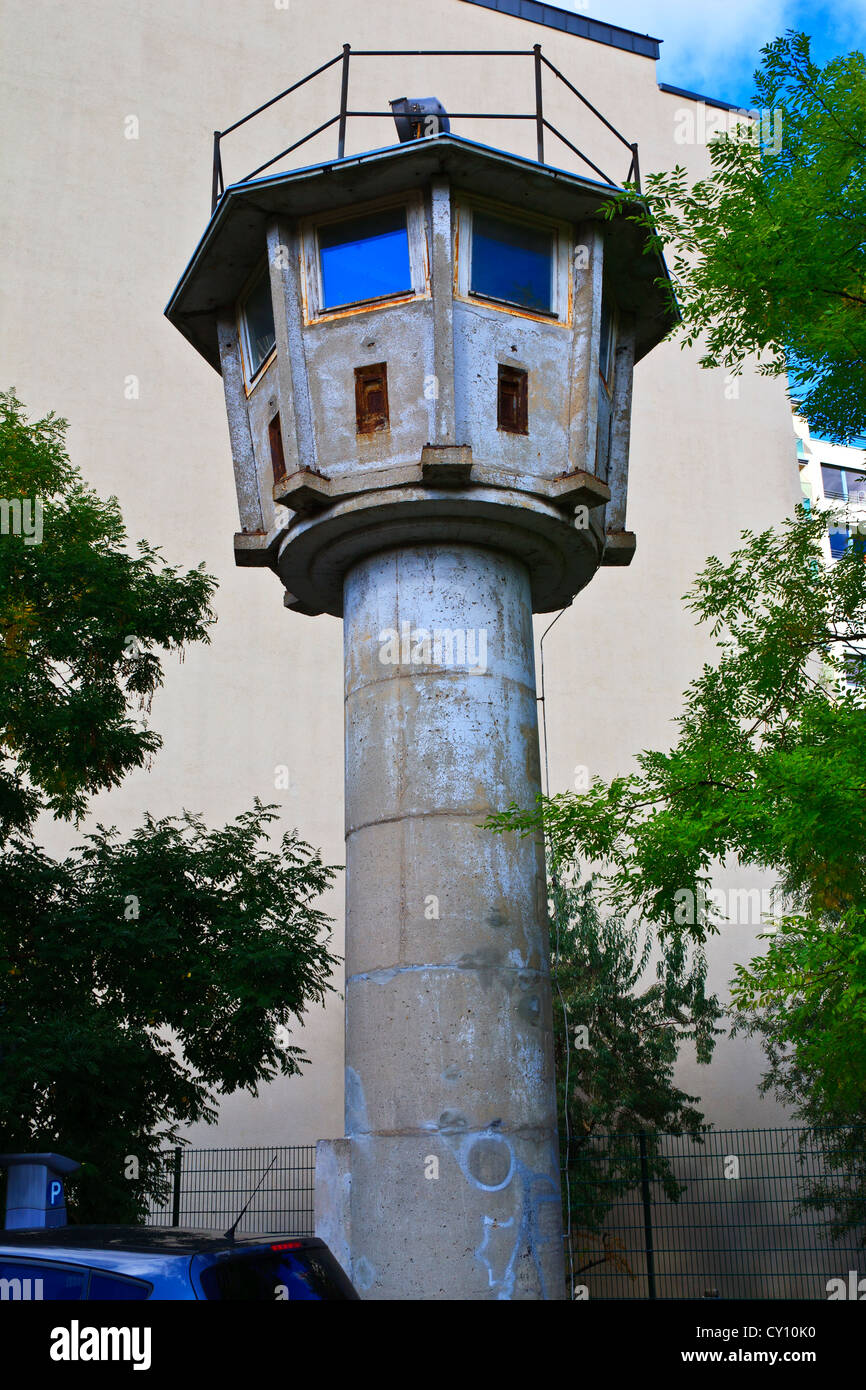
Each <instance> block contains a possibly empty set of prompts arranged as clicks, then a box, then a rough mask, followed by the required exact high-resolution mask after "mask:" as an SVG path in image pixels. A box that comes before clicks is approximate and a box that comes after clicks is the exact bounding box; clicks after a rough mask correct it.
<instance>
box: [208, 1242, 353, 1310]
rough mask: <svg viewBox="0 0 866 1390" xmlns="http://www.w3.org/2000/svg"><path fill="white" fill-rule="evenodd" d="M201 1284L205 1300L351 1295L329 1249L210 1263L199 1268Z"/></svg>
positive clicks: (313, 1298)
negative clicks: (202, 1268) (203, 1267)
mask: <svg viewBox="0 0 866 1390" xmlns="http://www.w3.org/2000/svg"><path fill="white" fill-rule="evenodd" d="M201 1286H202V1288H203V1290H204V1294H205V1297H206V1298H208V1299H235V1300H241V1301H243V1302H247V1303H249V1302H261V1303H268V1302H271V1303H272V1302H274V1301H275V1300H277V1299H279V1300H281V1301H282V1300H286V1299H288V1300H289V1301H291V1302H292V1303H297V1302H304V1303H318V1302H330V1301H333V1300H335V1299H340V1300H342V1299H347V1298H353V1297H354V1290H353V1289H352V1286H351V1284H350V1283H349V1280H348V1279H347V1277H346V1275H345V1274H344V1273H343V1271H342V1269H341V1268H340V1266H339V1265H338V1264H337V1262H336V1260H335V1259H334V1257H333V1255H332V1254H331V1252H330V1251H329V1250H322V1249H315V1248H314V1249H310V1250H299V1251H297V1253H295V1254H288V1253H285V1254H280V1255H277V1254H269V1253H262V1254H255V1255H247V1256H243V1255H242V1256H240V1257H239V1258H238V1259H234V1260H226V1261H224V1262H222V1263H219V1264H213V1265H211V1266H210V1267H209V1268H207V1269H204V1270H202V1273H201Z"/></svg>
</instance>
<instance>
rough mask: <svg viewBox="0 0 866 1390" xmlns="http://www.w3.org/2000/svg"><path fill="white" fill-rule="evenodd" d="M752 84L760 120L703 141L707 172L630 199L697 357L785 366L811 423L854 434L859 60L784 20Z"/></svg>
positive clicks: (865, 355) (860, 394)
mask: <svg viewBox="0 0 866 1390" xmlns="http://www.w3.org/2000/svg"><path fill="white" fill-rule="evenodd" d="M755 88H756V92H755V105H756V107H757V108H758V110H759V119H756V120H753V121H746V120H744V121H743V122H741V123H739V124H738V125H737V126H736V128H735V130H733V131H728V132H725V133H723V134H722V135H720V136H719V137H718V138H716V139H713V140H711V141H710V143H709V155H710V161H711V173H710V175H709V176H708V177H707V178H704V179H701V180H699V181H698V182H697V183H695V184H693V185H690V183H689V177H688V174H687V171H686V170H685V169H684V168H682V167H681V166H679V165H678V166H677V167H676V168H675V169H674V170H673V171H671V172H665V173H657V174H651V175H650V176H649V177H648V178H647V179H646V181H645V189H644V198H643V199H642V200H640V201H639V202H638V204H637V207H635V205H634V190H631V191H630V192H629V194H628V195H627V197H626V199H625V200H624V201H625V202H626V203H628V204H630V205H631V206H630V209H629V210H628V215H629V216H630V217H631V219H632V220H634V221H637V222H638V223H640V224H641V225H642V226H643V227H645V228H646V229H647V231H648V232H649V233H650V238H649V242H648V245H647V250H651V249H653V248H655V249H656V250H661V251H662V252H666V253H667V255H668V259H669V262H670V270H671V276H672V282H671V283H670V284H669V283H668V282H667V281H661V280H660V281H659V282H658V283H659V284H660V285H661V287H662V289H663V290H664V292H665V293H667V294H669V295H670V296H671V299H672V301H673V302H674V304H675V305H676V306H677V307H678V308H679V310H680V312H681V314H682V327H681V334H682V341H683V344H684V345H690V344H693V343H695V342H700V343H701V345H702V350H703V356H702V358H701V363H702V365H703V366H705V367H718V366H722V367H725V368H727V369H728V370H731V371H733V372H735V373H737V372H739V371H741V370H742V367H743V364H744V363H745V361H746V360H747V359H748V358H750V357H752V356H753V355H757V357H758V359H759V362H760V368H759V369H760V370H761V371H763V372H765V373H768V374H771V375H784V374H785V373H787V372H788V370H789V368H790V369H792V370H793V372H794V373H795V377H796V379H797V382H798V386H797V396H798V401H799V403H800V409H801V411H802V413H803V414H804V415H805V416H806V418H807V419H808V420H809V422H810V425H811V427H812V431H813V433H815V434H822V433H823V434H827V435H829V436H830V437H831V438H834V439H839V438H841V439H850V438H852V437H854V436H856V435H860V434H863V433H866V60H864V57H863V54H862V53H849V54H847V55H846V56H845V57H840V58H834V59H832V60H831V61H830V62H828V63H827V64H826V65H825V66H824V67H823V68H821V67H819V66H818V65H817V64H815V63H814V62H813V61H812V58H811V54H810V41H809V39H808V38H807V36H806V35H805V34H799V33H795V32H793V31H789V32H788V34H787V35H786V36H785V37H782V38H779V39H776V40H775V42H774V43H771V44H769V45H768V46H767V47H766V48H764V49H763V50H762V64H761V66H760V68H759V69H758V71H757V72H756V74H755ZM622 211H623V209H622V207H620V206H618V205H617V204H616V203H614V204H612V205H611V206H610V207H609V208H608V209H606V214H605V215H607V216H615V215H617V213H619V212H622Z"/></svg>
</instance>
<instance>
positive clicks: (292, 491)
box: [274, 468, 334, 512]
mask: <svg viewBox="0 0 866 1390" xmlns="http://www.w3.org/2000/svg"><path fill="white" fill-rule="evenodd" d="M333 496H334V488H333V484H332V483H331V481H330V479H329V478H326V477H324V476H323V474H321V473H314V472H313V471H312V469H310V468H299V469H298V471H297V473H292V474H291V476H290V477H288V478H281V479H280V481H279V482H278V483H274V501H275V502H278V503H281V504H282V506H284V507H291V509H292V511H293V512H316V511H321V509H322V508H323V507H327V506H328V504H329V502H330V501H331V500H332V498H333Z"/></svg>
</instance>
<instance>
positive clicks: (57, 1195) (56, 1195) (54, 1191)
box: [48, 1178, 63, 1207]
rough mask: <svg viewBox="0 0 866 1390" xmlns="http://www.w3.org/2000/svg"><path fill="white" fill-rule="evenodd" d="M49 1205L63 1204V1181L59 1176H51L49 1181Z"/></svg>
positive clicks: (60, 1205) (58, 1205) (59, 1205)
mask: <svg viewBox="0 0 866 1390" xmlns="http://www.w3.org/2000/svg"><path fill="white" fill-rule="evenodd" d="M48 1205H49V1207H62V1206H63V1183H62V1182H61V1181H60V1179H59V1178H51V1179H50V1181H49V1183H48Z"/></svg>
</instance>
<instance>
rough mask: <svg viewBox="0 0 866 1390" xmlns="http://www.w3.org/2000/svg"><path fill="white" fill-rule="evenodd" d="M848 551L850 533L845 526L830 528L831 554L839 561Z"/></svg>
mask: <svg viewBox="0 0 866 1390" xmlns="http://www.w3.org/2000/svg"><path fill="white" fill-rule="evenodd" d="M847 549H848V532H847V530H846V529H845V527H844V526H831V527H830V554H831V555H832V557H833V559H834V560H838V559H839V558H840V557H841V556H842V555H844V554H845V551H846V550H847Z"/></svg>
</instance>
